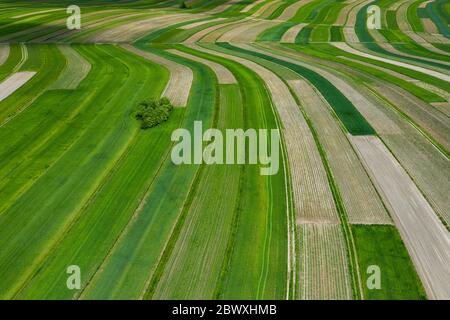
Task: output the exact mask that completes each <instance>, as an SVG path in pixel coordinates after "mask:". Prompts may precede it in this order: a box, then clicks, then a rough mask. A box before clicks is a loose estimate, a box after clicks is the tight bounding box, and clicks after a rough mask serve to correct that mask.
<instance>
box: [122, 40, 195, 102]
mask: <svg viewBox="0 0 450 320" xmlns="http://www.w3.org/2000/svg"><path fill="white" fill-rule="evenodd" d="M123 47H124V48H125V49H126V50H128V51H131V52H133V53H134V54H137V55H139V56H141V57H143V58H145V59H148V60H150V61H152V62H154V63H157V64H160V65H162V66H164V67H165V68H167V70H169V72H170V78H169V81H168V82H167V85H166V87H165V89H164V91H163V93H162V96H165V97H167V98H168V99H169V100H170V101H171V103H172V104H173V105H174V106H177V107H185V106H186V105H187V103H188V99H189V92H190V91H191V87H192V81H193V78H194V75H193V73H192V70H191V69H189V68H188V67H186V66H185V65H182V64H179V63H176V62H174V61H172V60H169V59H165V58H163V57H161V56H159V55H156V54H152V53H150V52H149V51H143V50H140V49H138V48H136V47H133V46H131V45H123Z"/></svg>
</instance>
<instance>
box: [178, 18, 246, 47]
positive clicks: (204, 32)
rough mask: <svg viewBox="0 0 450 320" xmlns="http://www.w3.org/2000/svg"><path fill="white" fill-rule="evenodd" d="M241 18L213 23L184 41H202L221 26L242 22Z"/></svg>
mask: <svg viewBox="0 0 450 320" xmlns="http://www.w3.org/2000/svg"><path fill="white" fill-rule="evenodd" d="M244 20H248V18H245V19H242V21H244ZM242 21H241V20H238V21H232V22H226V23H221V24H217V25H213V26H210V27H208V28H206V29H202V30H200V31H199V32H197V33H195V34H193V35H192V36H190V37H189V38H187V39H186V40H185V41H184V43H195V42H198V41H200V40H201V39H203V38H204V37H206V36H207V35H208V34H210V33H213V32H214V31H216V30H219V29H221V28H224V27H227V26H229V25H232V24H238V23H241V22H242Z"/></svg>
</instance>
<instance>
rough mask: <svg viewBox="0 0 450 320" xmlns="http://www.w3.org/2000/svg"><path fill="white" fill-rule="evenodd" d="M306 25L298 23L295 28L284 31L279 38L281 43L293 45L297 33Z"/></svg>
mask: <svg viewBox="0 0 450 320" xmlns="http://www.w3.org/2000/svg"><path fill="white" fill-rule="evenodd" d="M306 25H307V24H306V23H299V24H296V25H295V26H292V27H290V28H289V29H287V30H286V32H285V33H284V34H283V36H282V37H281V40H280V41H281V42H282V43H295V38H296V37H297V35H298V33H299V32H300V31H301V30H302V29H303V28H304V27H305V26H306Z"/></svg>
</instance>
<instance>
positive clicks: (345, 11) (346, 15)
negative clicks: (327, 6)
mask: <svg viewBox="0 0 450 320" xmlns="http://www.w3.org/2000/svg"><path fill="white" fill-rule="evenodd" d="M363 1H364V0H350V1H346V2H345V3H346V6H345V7H344V8H342V10H341V11H340V12H339V15H338V17H337V19H336V21H335V22H334V25H335V26H344V25H346V22H347V20H348V19H350V20H351V19H354V18H352V17H353V14H352V15H350V12H352V11H353V10H354V8H355V7H356V6H357V5H358V4H360V3H361V2H363ZM350 23H351V22H350Z"/></svg>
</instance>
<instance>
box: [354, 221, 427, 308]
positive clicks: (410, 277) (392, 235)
mask: <svg viewBox="0 0 450 320" xmlns="http://www.w3.org/2000/svg"><path fill="white" fill-rule="evenodd" d="M351 229H352V231H353V235H354V239H355V246H356V250H357V254H358V263H359V267H360V269H361V274H362V278H363V279H362V280H363V285H364V297H365V298H366V299H369V300H374V299H376V300H378V299H387V300H410V299H411V300H416V299H426V294H425V291H424V289H423V287H422V284H421V282H420V279H419V277H418V275H417V272H416V270H415V268H414V265H413V264H412V261H411V258H410V257H409V254H408V251H407V250H406V248H405V245H404V243H403V241H402V239H401V237H400V234H399V232H398V230H397V229H396V228H395V227H394V226H389V225H352V226H351ZM369 266H378V267H379V268H380V271H381V272H380V276H381V277H380V279H381V289H379V290H378V289H372V290H371V289H369V288H368V286H367V285H366V284H367V281H368V278H369V277H370V276H371V275H372V274H373V272H370V273H368V272H366V271H367V270H368V268H369ZM369 280H370V279H369ZM369 282H371V281H369ZM371 283H372V282H371Z"/></svg>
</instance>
